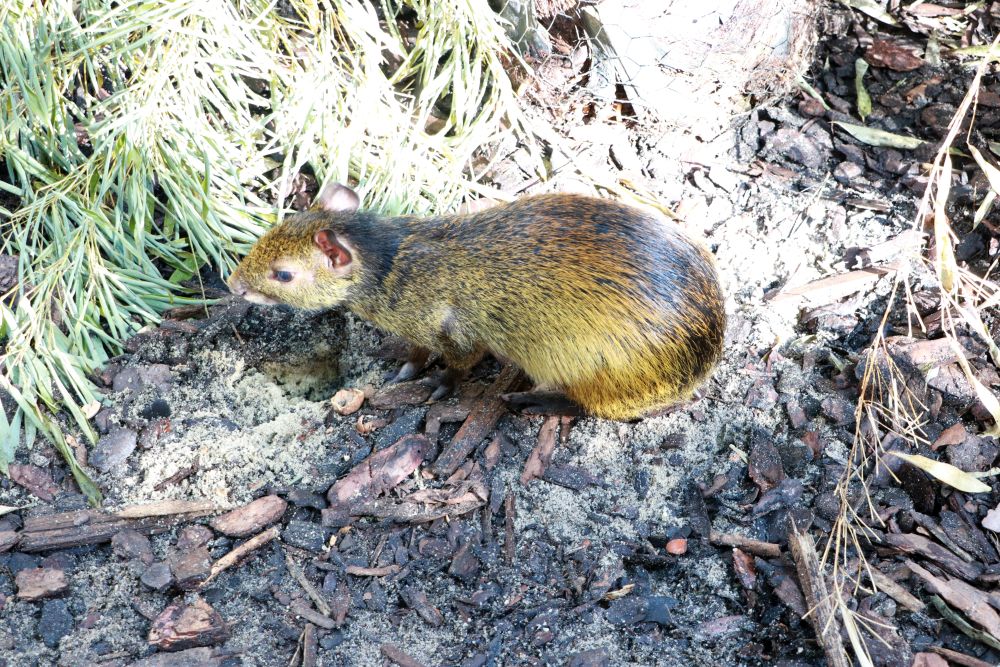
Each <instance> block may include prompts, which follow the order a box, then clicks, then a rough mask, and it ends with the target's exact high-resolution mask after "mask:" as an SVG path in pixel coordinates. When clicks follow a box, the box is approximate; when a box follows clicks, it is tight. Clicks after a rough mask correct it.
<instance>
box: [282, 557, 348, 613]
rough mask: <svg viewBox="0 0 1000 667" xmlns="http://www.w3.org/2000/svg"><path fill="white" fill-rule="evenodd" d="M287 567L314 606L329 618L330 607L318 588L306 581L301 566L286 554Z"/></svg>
mask: <svg viewBox="0 0 1000 667" xmlns="http://www.w3.org/2000/svg"><path fill="white" fill-rule="evenodd" d="M285 565H287V566H288V572H289V573H290V574H291V575H292V577H294V578H295V581H297V582H299V586H301V587H302V590H304V591H305V592H306V595H308V596H309V598H310V599H311V600H312V601H313V604H315V605H316V608H317V609H319V611H320V613H321V614H323V615H324V616H329V615H330V605H329V604H327V602H326V600H325V599H324V598H323V596H322V595H320V594H319V591H317V590H316V587H315V586H313V585H312V584H311V583H309V580H308V579H306V575H305V573H304V572H303V571H302V568H301V567H299V564H298V563H296V562H295V561H294V560H292V557H291V556H290V555H288V554H287V553H286V554H285ZM348 569H349V568H348Z"/></svg>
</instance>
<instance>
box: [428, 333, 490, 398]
mask: <svg viewBox="0 0 1000 667" xmlns="http://www.w3.org/2000/svg"><path fill="white" fill-rule="evenodd" d="M485 354H486V351H485V350H483V349H476V350H473V351H471V352H469V351H465V350H462V349H461V348H459V347H457V346H454V345H449V346H446V347H445V349H444V350H443V351H442V353H441V357H442V359H443V360H444V363H445V370H444V373H443V374H442V375H441V380H440V382H439V383H438V386H437V388H436V389H435V390H434V391H433V393H431V398H430V400H432V401H437V400H440V399H442V398H444V397H445V396H448V395H449V394H451V393H452V392H453V391H455V389H457V388H458V385H459V384H461V382H462V380H463V379H464V378H465V376H466V375H467V374H468V372H469V369H470V368H472V367H473V366H475V365H476V364H478V363H479V361H480V360H481V359H482V358H483V355H485Z"/></svg>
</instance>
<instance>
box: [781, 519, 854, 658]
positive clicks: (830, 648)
mask: <svg viewBox="0 0 1000 667" xmlns="http://www.w3.org/2000/svg"><path fill="white" fill-rule="evenodd" d="M788 547H789V550H790V551H791V553H792V559H793V560H794V561H795V571H796V573H797V574H798V577H799V585H800V586H801V587H802V593H803V595H805V598H806V604H807V606H808V608H809V609H810V610H811V612H812V613H811V614H810V615H808V616H807V617H806V618H807V620H808V621H809V623H810V624H811V625H812V627H813V631H814V632H815V633H816V640H817V641H818V643H819V645H820V646H821V647H822V648H823V653H824V654H825V655H826V661H827V665H829V667H850V666H851V661H850V659H849V658H848V657H847V651H846V650H845V649H844V642H843V640H842V639H841V637H840V622H839V621H838V620H837V610H836V608H835V607H834V605H833V601H832V600H831V598H830V592H829V589H828V587H827V585H826V579H825V578H824V576H823V571H822V569H821V567H820V564H819V558H818V557H817V556H816V544H815V542H813V539H812V536H811V535H809V534H808V533H800V532H799V529H798V527H797V526H796V525H795V522H794V521H789V531H788Z"/></svg>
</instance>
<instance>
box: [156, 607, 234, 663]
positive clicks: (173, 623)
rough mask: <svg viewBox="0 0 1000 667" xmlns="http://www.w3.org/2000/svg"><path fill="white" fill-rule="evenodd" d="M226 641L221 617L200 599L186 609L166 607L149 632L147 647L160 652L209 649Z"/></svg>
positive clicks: (226, 630) (227, 631) (224, 627)
mask: <svg viewBox="0 0 1000 667" xmlns="http://www.w3.org/2000/svg"><path fill="white" fill-rule="evenodd" d="M228 637H229V630H228V628H227V627H226V623H225V621H223V620H222V616H220V615H219V612H217V611H215V609H213V608H212V606H211V605H209V604H208V603H207V602H205V601H204V600H203V599H201V598H200V597H198V598H195V601H194V602H193V603H191V604H189V605H184V604H180V603H174V604H172V605H170V606H168V607H167V608H166V609H164V610H163V612H162V613H161V614H160V615H159V616H157V617H156V619H155V620H154V621H153V625H152V627H151V628H150V630H149V643H150V644H152V645H153V646H155V647H157V648H159V649H161V650H164V651H178V650H181V649H187V648H195V647H198V646H212V645H214V644H218V643H221V642H223V641H225V640H226V639H227V638H228Z"/></svg>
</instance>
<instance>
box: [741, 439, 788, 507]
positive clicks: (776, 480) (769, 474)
mask: <svg viewBox="0 0 1000 667" xmlns="http://www.w3.org/2000/svg"><path fill="white" fill-rule="evenodd" d="M747 458H748V471H749V474H750V479H752V480H753V481H754V484H756V485H757V486H758V487H759V488H760V490H761V491H762V492H766V491H770V490H771V489H773V488H774V487H776V486H778V485H779V484H780V483H781V481H782V480H783V479H785V469H784V468H783V467H782V465H781V456H780V455H779V454H778V448H777V447H775V446H774V441H773V440H772V439H771V438H770V437H768V435H767V433H765V432H764V431H762V430H761V429H754V432H753V434H752V435H751V438H750V453H749V455H748V457H747Z"/></svg>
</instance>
